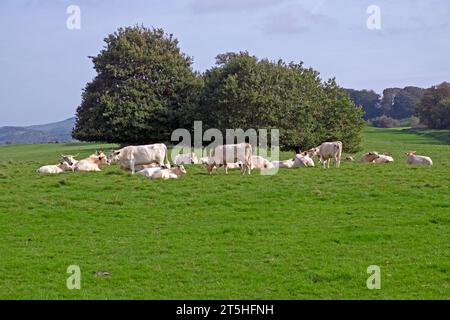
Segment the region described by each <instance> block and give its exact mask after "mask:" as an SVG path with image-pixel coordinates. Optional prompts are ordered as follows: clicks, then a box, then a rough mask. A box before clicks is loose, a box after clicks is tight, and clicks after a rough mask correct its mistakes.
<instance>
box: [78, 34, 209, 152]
mask: <svg viewBox="0 0 450 320" xmlns="http://www.w3.org/2000/svg"><path fill="white" fill-rule="evenodd" d="M105 43H106V45H105V47H104V49H103V50H102V51H101V52H100V53H99V54H98V55H97V56H96V57H91V58H92V62H93V64H94V68H95V70H96V71H97V76H96V77H95V79H94V80H93V81H92V82H90V83H88V84H87V85H86V88H85V90H84V92H83V96H82V103H81V105H80V106H79V107H78V109H77V122H76V127H75V129H74V132H73V136H74V137H75V138H76V139H79V140H83V141H105V142H118V143H151V142H161V141H170V135H171V133H172V131H173V130H174V129H176V128H179V127H186V126H192V124H191V120H192V119H191V116H192V114H193V111H192V110H193V109H194V108H195V106H196V105H197V104H198V98H199V93H200V88H201V85H202V80H201V77H200V76H199V75H197V74H196V73H194V72H193V70H192V59H191V58H190V57H188V56H187V55H185V54H184V53H182V52H181V51H180V48H179V46H178V41H177V40H176V39H175V38H174V37H173V36H172V35H168V34H166V33H165V32H164V31H163V30H162V29H148V28H144V27H142V26H134V27H127V28H121V29H119V30H118V31H117V32H115V33H113V34H111V35H109V36H108V37H107V38H106V39H105Z"/></svg>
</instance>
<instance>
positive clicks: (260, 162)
mask: <svg viewBox="0 0 450 320" xmlns="http://www.w3.org/2000/svg"><path fill="white" fill-rule="evenodd" d="M272 168H273V164H272V163H271V162H270V161H269V160H267V159H265V158H264V157H261V156H252V170H253V169H272Z"/></svg>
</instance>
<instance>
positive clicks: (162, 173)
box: [150, 165, 186, 180]
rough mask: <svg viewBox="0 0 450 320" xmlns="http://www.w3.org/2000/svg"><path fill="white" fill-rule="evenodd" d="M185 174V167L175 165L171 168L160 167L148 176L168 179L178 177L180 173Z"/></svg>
mask: <svg viewBox="0 0 450 320" xmlns="http://www.w3.org/2000/svg"><path fill="white" fill-rule="evenodd" d="M184 174H186V169H185V168H184V166H183V165H179V166H176V167H174V168H171V169H160V170H158V171H156V172H155V173H153V174H152V175H151V176H150V178H151V179H153V180H155V179H163V180H169V179H178V178H179V177H181V176H182V175H184Z"/></svg>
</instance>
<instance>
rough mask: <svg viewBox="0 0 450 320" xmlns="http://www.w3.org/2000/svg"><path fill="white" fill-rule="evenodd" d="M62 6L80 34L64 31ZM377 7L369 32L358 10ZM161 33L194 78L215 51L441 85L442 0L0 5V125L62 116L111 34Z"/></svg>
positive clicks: (16, 1) (445, 7)
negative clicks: (72, 14) (176, 46)
mask: <svg viewBox="0 0 450 320" xmlns="http://www.w3.org/2000/svg"><path fill="white" fill-rule="evenodd" d="M69 5H78V6H79V7H80V9H81V29H80V30H69V29H68V28H67V27H66V20H67V18H68V17H69V15H68V14H67V13H66V10H67V7H68V6H69ZM369 5H377V6H379V7H380V9H381V30H369V29H368V28H367V25H366V21H367V19H368V17H369V14H367V12H366V11H367V8H368V6H369ZM135 24H144V25H145V26H148V27H151V26H154V27H163V28H164V29H165V30H166V31H167V32H169V33H173V34H174V35H175V36H176V37H177V38H178V39H179V41H180V46H181V48H182V50H183V51H184V52H185V53H187V54H189V55H190V56H192V57H193V58H194V68H195V69H196V70H199V71H204V70H205V69H207V68H209V67H211V66H212V65H213V64H214V61H215V60H214V58H215V56H216V55H217V54H219V53H223V52H229V51H240V50H247V51H249V52H250V53H251V54H254V55H256V56H258V57H268V58H270V59H274V60H277V59H279V58H282V59H284V60H287V61H291V60H293V61H296V62H298V61H303V62H304V63H305V65H306V66H310V67H313V68H314V69H316V70H318V71H319V72H320V73H321V75H322V78H323V79H327V78H329V77H333V76H334V77H336V78H337V81H338V83H339V84H340V85H341V86H343V87H347V88H356V89H363V88H366V89H374V90H375V91H377V92H381V91H382V90H383V88H386V87H404V86H407V85H416V86H422V87H429V86H431V85H433V84H437V83H440V82H442V81H444V80H447V81H449V80H450V1H449V0H369V1H366V0H171V1H152V0H146V1H144V0H132V1H130V0H128V1H120V0H80V1H76V0H73V1H66V0H0V35H1V38H0V43H1V44H0V67H1V69H0V126H4V125H29V124H39V123H46V122H53V121H59V120H63V119H66V118H68V117H71V116H73V115H74V113H75V109H76V107H77V106H78V105H79V104H80V101H81V91H82V89H83V88H84V86H85V84H86V82H88V81H90V80H91V79H92V78H93V77H94V76H95V72H94V70H93V69H92V63H91V61H90V59H89V58H88V56H92V55H96V54H97V53H98V52H99V50H100V49H101V48H102V47H103V39H104V38H105V36H106V35H107V34H109V33H111V32H113V31H115V30H116V29H117V28H118V27H121V26H129V25H135Z"/></svg>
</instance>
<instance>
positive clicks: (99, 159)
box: [96, 154, 111, 166]
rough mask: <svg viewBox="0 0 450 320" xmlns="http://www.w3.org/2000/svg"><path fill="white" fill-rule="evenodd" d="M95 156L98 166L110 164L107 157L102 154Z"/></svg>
mask: <svg viewBox="0 0 450 320" xmlns="http://www.w3.org/2000/svg"><path fill="white" fill-rule="evenodd" d="M96 157H97V161H96V162H97V164H98V165H99V166H101V165H105V164H106V165H108V166H109V165H110V164H111V162H110V161H109V159H108V158H107V157H106V156H105V155H104V154H103V155H98V156H96Z"/></svg>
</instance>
